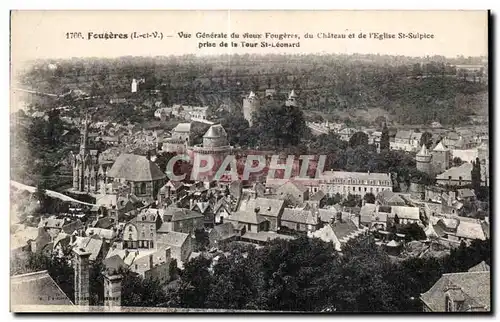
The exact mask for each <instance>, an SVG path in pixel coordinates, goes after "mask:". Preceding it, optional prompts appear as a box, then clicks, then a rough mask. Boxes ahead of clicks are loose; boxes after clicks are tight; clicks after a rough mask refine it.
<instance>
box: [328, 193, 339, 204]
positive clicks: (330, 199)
mask: <svg viewBox="0 0 500 322" xmlns="http://www.w3.org/2000/svg"><path fill="white" fill-rule="evenodd" d="M341 201H342V196H341V195H340V193H338V192H337V193H336V194H334V195H333V197H330V196H328V197H327V198H326V205H327V206H333V205H336V204H338V203H340V202H341Z"/></svg>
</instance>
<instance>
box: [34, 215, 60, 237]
mask: <svg viewBox="0 0 500 322" xmlns="http://www.w3.org/2000/svg"><path fill="white" fill-rule="evenodd" d="M64 224H65V220H64V219H57V218H55V217H49V218H41V219H40V223H39V224H38V228H44V229H45V231H47V232H48V233H49V234H50V236H51V237H52V238H55V237H56V236H57V235H58V234H59V233H60V232H61V231H62V228H63V226H64Z"/></svg>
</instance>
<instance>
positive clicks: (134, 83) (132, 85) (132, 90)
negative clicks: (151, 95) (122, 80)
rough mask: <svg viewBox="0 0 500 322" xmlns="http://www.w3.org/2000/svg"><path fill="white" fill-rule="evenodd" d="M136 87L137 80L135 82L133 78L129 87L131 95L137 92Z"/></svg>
mask: <svg viewBox="0 0 500 322" xmlns="http://www.w3.org/2000/svg"><path fill="white" fill-rule="evenodd" d="M137 85H138V82H137V80H136V79H135V78H134V79H132V84H131V85H130V87H131V88H130V91H131V92H132V93H136V92H137Z"/></svg>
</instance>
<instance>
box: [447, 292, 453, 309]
mask: <svg viewBox="0 0 500 322" xmlns="http://www.w3.org/2000/svg"><path fill="white" fill-rule="evenodd" d="M446 312H453V301H452V299H451V298H450V297H449V296H446Z"/></svg>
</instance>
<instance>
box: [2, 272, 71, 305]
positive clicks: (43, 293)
mask: <svg viewBox="0 0 500 322" xmlns="http://www.w3.org/2000/svg"><path fill="white" fill-rule="evenodd" d="M10 305H11V306H10V309H11V311H18V310H21V309H20V308H19V306H24V305H73V303H72V302H71V300H70V299H69V298H68V296H67V295H66V294H65V293H64V292H63V290H62V289H61V288H60V287H59V285H57V283H56V282H55V281H54V280H53V279H52V277H50V275H49V273H48V272H47V271H38V272H33V273H27V274H21V275H14V276H11V277H10Z"/></svg>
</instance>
